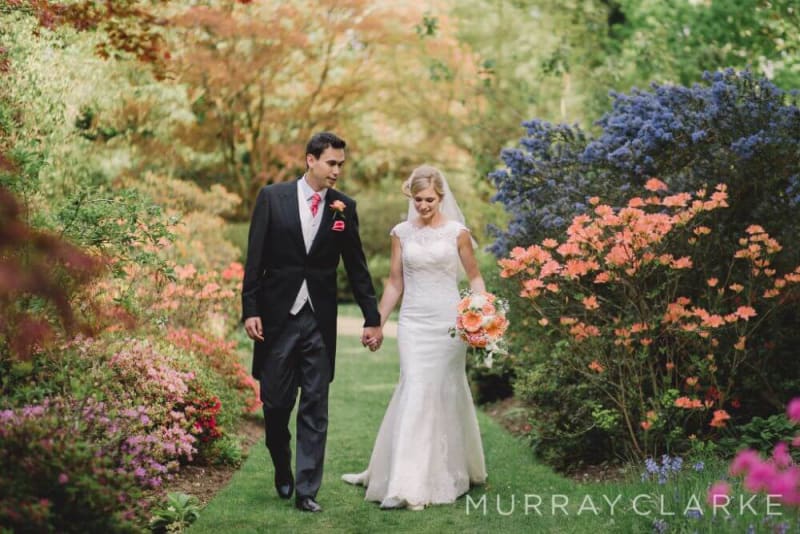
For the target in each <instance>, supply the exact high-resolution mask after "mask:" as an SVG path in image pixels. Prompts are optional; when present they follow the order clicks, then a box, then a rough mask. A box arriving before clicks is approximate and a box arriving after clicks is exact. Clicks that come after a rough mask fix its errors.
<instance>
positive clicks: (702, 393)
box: [499, 178, 800, 460]
mask: <svg viewBox="0 0 800 534" xmlns="http://www.w3.org/2000/svg"><path fill="white" fill-rule="evenodd" d="M645 189H646V191H645V192H646V193H647V195H646V196H644V197H639V196H635V197H633V198H631V199H630V200H628V202H627V205H626V206H625V207H622V208H614V207H612V206H611V205H608V204H605V203H603V202H601V200H600V199H599V198H597V197H594V198H591V199H589V201H588V204H589V205H590V206H592V209H591V211H588V212H587V213H584V214H581V215H578V216H576V217H574V218H573V220H572V223H571V224H570V226H569V227H568V228H567V231H566V238H565V239H564V240H563V241H562V242H559V241H557V240H556V239H553V238H547V239H544V240H543V241H542V242H541V243H540V244H536V245H531V246H529V247H527V248H523V247H517V248H514V249H513V250H512V251H511V253H510V255H509V257H507V258H505V259H502V260H500V262H499V263H500V265H501V267H502V269H503V271H502V273H501V276H504V277H513V278H516V279H518V282H519V284H520V287H521V291H520V293H519V294H520V296H521V297H522V298H524V299H526V300H527V301H528V303H529V304H528V305H529V314H533V316H534V318H535V319H537V320H538V324H537V326H536V327H535V328H536V330H535V331H536V332H537V333H538V335H539V336H540V337H542V338H543V339H545V340H548V345H547V346H546V347H545V351H547V352H546V353H545V356H544V357H543V358H539V359H538V360H533V361H532V363H531V365H530V367H529V368H523V369H518V376H519V377H520V381H519V386H520V387H519V388H518V389H519V391H520V393H521V394H522V396H523V398H525V397H526V396H527V400H528V401H529V403H530V404H531V405H532V406H533V409H534V412H535V414H536V417H534V419H536V420H537V423H538V429H537V432H539V434H540V435H539V436H538V439H539V443H540V444H543V445H542V446H543V447H544V448H545V449H547V448H548V447H563V448H564V449H563V450H561V451H551V453H554V454H556V455H558V454H561V455H562V457H566V456H569V455H571V454H574V455H576V456H582V455H583V454H584V453H586V454H587V457H588V458H590V459H594V460H600V459H605V457H606V456H608V454H609V453H611V454H618V455H621V456H636V457H644V456H646V455H649V454H656V453H659V452H661V451H669V450H674V449H686V448H688V446H689V441H690V439H704V438H713V437H715V436H717V434H718V431H719V430H720V429H722V428H725V427H726V426H728V425H729V420H730V419H731V417H732V415H731V414H733V415H735V414H736V411H737V410H738V409H739V408H741V406H742V404H744V403H747V402H749V399H747V398H743V397H742V396H741V395H742V391H741V389H740V383H741V381H742V377H743V376H744V375H752V374H753V373H754V372H757V370H758V365H757V364H754V362H757V360H758V359H759V358H760V349H761V348H760V347H753V346H752V344H751V343H752V341H751V340H752V339H753V338H754V337H755V335H756V334H757V333H758V332H759V330H760V329H762V328H763V327H764V325H765V324H769V323H768V322H767V320H768V318H769V317H770V316H771V315H773V314H775V313H778V312H779V311H780V310H781V308H782V307H784V306H786V305H787V304H788V303H790V302H792V299H793V298H795V296H796V295H797V294H798V288H800V284H799V283H800V266H798V267H796V268H794V269H793V270H790V271H788V272H787V271H779V270H778V269H777V268H776V267H775V263H776V260H777V259H778V256H779V253H780V251H781V250H782V247H781V244H780V243H778V241H777V240H775V239H774V238H772V237H770V236H769V234H768V233H766V232H765V231H764V229H763V228H762V227H760V226H758V225H751V226H750V227H748V228H747V229H746V230H745V232H744V233H743V235H742V236H741V237H740V239H739V241H738V243H737V245H736V247H734V248H733V249H732V250H731V249H728V250H719V251H717V252H716V253H717V254H718V255H719V256H723V254H722V253H723V252H725V253H726V254H724V256H727V258H728V259H727V261H726V264H725V265H723V266H720V265H705V264H704V263H702V262H701V261H698V260H696V259H695V258H694V257H695V256H698V255H699V256H700V258H703V259H704V258H706V257H707V256H708V254H707V252H706V249H707V248H708V247H720V246H723V245H724V244H725V243H727V242H726V241H720V240H716V241H715V240H713V239H711V238H710V236H711V235H713V233H714V232H715V230H712V228H719V224H718V222H717V221H718V219H719V218H720V217H722V214H723V213H724V212H725V210H727V209H728V198H729V195H728V188H727V187H726V186H725V185H723V184H720V185H717V186H716V187H715V188H713V189H710V188H706V187H704V188H702V189H699V190H697V191H695V192H692V193H687V192H670V191H668V187H667V185H666V184H665V183H664V182H662V181H660V180H658V179H655V178H651V179H650V180H648V181H647V183H646V186H645ZM724 256H723V257H724ZM720 269H721V270H722V271H723V272H725V273H726V275H725V277H724V278H718V277H717V276H715V275H714V274H715V273H716V272H719V270H720ZM698 278H700V279H701V280H703V282H702V288H701V289H700V290H698V288H697V287H696V285H695V284H696V280H697V279H698ZM532 328H533V327H532ZM757 378H763V377H757ZM547 381H550V382H551V383H552V385H551V386H550V387H549V388H542V387H541V386H542V383H543V382H547ZM545 392H547V393H549V394H545ZM565 407H567V410H566V411H567V412H569V413H567V414H564V411H565ZM573 407H574V408H575V411H569V408H573ZM539 417H541V421H539ZM535 426H536V425H535ZM547 440H550V441H549V443H550V445H547V443H548V441H547ZM565 441H566V442H569V443H570V444H571V446H570V445H566V446H564V442H565ZM612 442H613V443H614V446H610V444H611V443H612ZM596 443H606V444H609V447H608V448H600V449H596V448H595V447H593V445H596Z"/></svg>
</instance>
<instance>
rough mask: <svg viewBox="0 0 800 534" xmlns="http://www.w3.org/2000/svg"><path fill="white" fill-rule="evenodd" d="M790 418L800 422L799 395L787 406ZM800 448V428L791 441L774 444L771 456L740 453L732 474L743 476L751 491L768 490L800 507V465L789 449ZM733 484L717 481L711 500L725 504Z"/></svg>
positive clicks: (749, 451)
mask: <svg viewBox="0 0 800 534" xmlns="http://www.w3.org/2000/svg"><path fill="white" fill-rule="evenodd" d="M786 415H787V417H788V418H789V420H790V421H792V422H794V423H795V424H800V397H795V398H794V399H792V400H791V401H790V402H789V404H788V406H787V407H786ZM791 448H795V449H798V448H800V431H798V434H797V436H796V437H795V438H794V439H793V440H792V442H791V443H785V442H780V443H777V444H776V445H775V448H774V449H773V451H772V455H771V456H770V457H768V458H762V457H761V455H760V454H759V453H758V451H755V450H753V449H745V450H743V451H740V452H739V453H737V455H736V457H735V458H734V459H733V461H732V462H731V464H730V466H729V472H730V474H731V476H734V477H742V486H743V487H744V489H745V490H746V491H748V492H750V493H765V494H768V495H771V496H774V498H775V499H776V500H777V501H779V502H781V503H782V504H784V505H788V506H792V507H800V466H798V465H797V463H795V462H794V460H793V459H792V455H791V454H790V449H791ZM730 494H731V485H730V484H729V483H727V482H722V481H720V482H717V483H716V484H714V485H713V486H712V487H711V489H710V490H709V493H708V499H709V502H710V503H712V504H716V505H718V506H722V505H724V504H726V503H727V502H728V500H729V495H730Z"/></svg>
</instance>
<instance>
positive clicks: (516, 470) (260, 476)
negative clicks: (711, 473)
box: [190, 336, 721, 534]
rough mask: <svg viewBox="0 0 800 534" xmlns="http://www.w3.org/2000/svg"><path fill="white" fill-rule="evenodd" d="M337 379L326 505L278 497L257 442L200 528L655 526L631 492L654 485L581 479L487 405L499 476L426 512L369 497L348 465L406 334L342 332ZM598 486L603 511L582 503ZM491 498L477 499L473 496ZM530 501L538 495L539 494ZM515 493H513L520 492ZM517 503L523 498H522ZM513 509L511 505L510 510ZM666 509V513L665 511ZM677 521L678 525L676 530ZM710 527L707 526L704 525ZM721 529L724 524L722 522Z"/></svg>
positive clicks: (381, 400)
mask: <svg viewBox="0 0 800 534" xmlns="http://www.w3.org/2000/svg"><path fill="white" fill-rule="evenodd" d="M339 344H340V346H339V350H338V355H337V368H336V380H335V381H334V383H333V387H332V389H331V395H330V424H329V432H328V448H327V451H326V461H325V474H324V480H323V484H322V488H321V490H320V492H319V494H318V495H317V498H318V501H319V502H320V504H321V505H322V506H323V508H324V511H323V512H322V513H320V514H308V513H301V512H299V511H297V510H295V509H294V507H293V505H292V504H293V501H288V502H287V501H283V500H280V499H278V497H277V496H276V494H275V490H274V489H273V485H272V467H271V464H270V462H269V459H268V453H267V451H266V448H264V447H263V445H261V444H256V445H255V446H254V447H253V448H252V450H251V453H250V456H249V458H248V459H247V461H246V462H245V464H244V466H243V467H242V469H241V470H240V471H238V472H237V473H236V474H235V475H234V477H233V479H232V480H231V483H230V484H229V485H228V486H227V487H226V488H224V489H223V490H222V491H220V492H219V493H218V494H217V496H216V497H215V498H214V499H213V500H212V501H211V502H210V503H209V504H208V506H207V507H206V508H205V509H203V511H202V514H201V517H200V519H199V520H198V521H197V522H196V523H195V524H194V525H193V526H192V527H191V528H190V534H202V533H213V534H223V533H262V532H356V533H360V532H365V533H366V532H415V533H416V532H432V533H434V532H435V533H439V534H441V533H450V532H457V533H473V532H474V533H479V532H480V533H483V532H534V533H562V532H563V533H581V532H586V533H590V532H591V533H594V534H597V533H606V532H625V533H634V532H652V531H653V527H652V523H653V519H654V516H653V515H651V516H650V517H646V518H645V517H639V516H637V515H636V514H633V513H632V512H631V510H630V506H628V507H627V510H626V509H625V505H624V504H622V503H625V502H628V503H629V502H630V495H631V492H634V494H635V492H638V491H643V490H645V488H642V487H639V488H636V487H635V486H636V485H635V484H634V487H632V488H628V487H627V486H626V487H625V488H624V489H622V487H621V486H619V485H617V486H614V485H611V486H606V485H599V484H595V485H579V484H577V483H575V482H574V481H572V480H569V479H565V478H563V477H561V476H559V475H557V474H555V473H553V472H552V471H551V470H550V469H549V468H547V467H545V466H543V465H541V464H539V463H537V462H536V461H535V460H534V459H533V457H532V454H531V450H530V448H529V446H528V445H526V444H525V443H523V442H521V441H519V440H518V439H516V438H514V437H513V436H511V435H510V434H508V433H507V432H506V431H505V430H504V429H503V428H502V427H501V426H500V425H498V424H497V423H495V422H494V421H493V420H491V419H490V418H489V417H488V416H486V415H485V414H484V413H482V412H480V411H479V413H478V417H479V423H480V427H481V434H482V437H483V444H484V452H485V455H486V462H487V470H488V473H489V480H488V482H487V484H486V485H485V486H483V487H477V488H473V490H472V491H471V492H470V493H469V494H468V496H467V497H462V498H460V499H459V500H458V501H457V502H456V503H454V504H452V505H443V506H434V507H430V508H427V509H426V510H424V511H421V512H411V511H407V510H391V511H386V510H381V509H380V508H379V507H378V506H377V504H376V503H371V502H366V501H364V489H363V488H361V487H353V486H349V485H347V484H345V483H344V482H342V481H341V480H340V478H339V477H340V476H341V474H342V473H349V472H357V471H361V470H362V469H364V467H365V466H366V463H367V462H368V460H369V455H370V452H371V449H372V445H373V441H374V439H375V435H376V433H377V430H378V426H379V425H380V422H381V419H382V416H383V413H384V411H385V409H386V406H387V404H388V402H389V398H390V396H391V393H392V391H393V388H394V386H395V383H396V380H397V372H398V363H397V344H396V340H395V339H386V341H385V342H384V347H383V349H382V350H381V351H379V352H376V353H370V352H369V351H368V350H366V349H364V348H362V347H361V345H360V343H359V341H358V338H357V337H353V336H342V337H341V338H340V340H339ZM620 492H625V493H627V494H628V495H626V496H625V497H623V500H622V503H621V504H620V505H619V506H617V509H616V514H610V513H609V509H608V506H607V505H606V504H605V501H603V495H604V494H605V495H609V496H611V498H612V499H613V498H614V496H615V495H616V494H619V493H620ZM526 494H530V495H538V496H540V497H541V499H542V501H543V502H542V504H541V506H540V507H539V509H538V510H539V512H540V514H537V513H536V509H533V508H530V509H529V510H528V513H526V510H525V495H526ZM587 494H590V495H591V498H592V500H593V501H594V505H595V506H597V507H598V508H600V509H601V511H600V513H599V514H593V513H592V512H591V511H586V510H584V511H583V512H582V513H580V514H578V512H579V510H580V509H581V506H582V503H583V504H585V503H584V501H583V499H584V498H585V496H586V495H587ZM555 495H561V496H563V497H560V499H562V500H563V499H568V500H569V505H568V506H567V508H566V509H564V510H553V508H552V502H553V499H554V497H553V496H555ZM484 496H485V501H484V502H485V503H486V507H485V513H484V508H483V506H478V507H477V509H476V507H474V506H473V507H471V508H470V510H469V513H468V510H467V508H468V502H470V501H469V499H471V502H474V503H480V502H482V501H481V499H482V498H483V497H484ZM531 499H532V500H530V501H529V503H530V504H536V501H535V498H534V497H531ZM512 500H513V501H512ZM512 507H513V508H512ZM509 512H511V513H509ZM655 517H658V516H655ZM674 531H677V530H670V532H674ZM705 531H706V530H704V529H702V528H701V529H700V532H705ZM713 531H714V532H720V531H721V530H718V529H714V530H713Z"/></svg>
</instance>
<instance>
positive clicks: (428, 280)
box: [391, 221, 466, 314]
mask: <svg viewBox="0 0 800 534" xmlns="http://www.w3.org/2000/svg"><path fill="white" fill-rule="evenodd" d="M462 230H466V227H465V226H464V225H462V224H461V223H458V222H454V221H447V222H446V223H445V224H443V225H441V226H438V227H430V226H421V227H417V226H414V225H413V224H412V223H410V222H408V221H405V222H402V223H400V224H398V225H397V226H395V227H394V228H393V229H392V232H391V234H392V235H394V236H397V237H398V238H399V239H400V246H401V248H402V261H403V287H404V289H403V304H402V307H401V314H402V313H403V311H410V310H412V309H413V310H417V309H421V308H425V309H428V310H429V311H431V312H433V311H434V310H436V309H438V310H442V311H443V310H445V309H447V310H451V313H450V314H454V313H455V308H454V307H453V303H454V302H455V301H457V300H458V268H459V262H460V259H459V256H458V234H459V232H461V231H462Z"/></svg>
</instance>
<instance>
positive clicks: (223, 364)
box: [166, 328, 261, 413]
mask: <svg viewBox="0 0 800 534" xmlns="http://www.w3.org/2000/svg"><path fill="white" fill-rule="evenodd" d="M166 339H167V340H168V341H169V342H170V343H172V344H173V345H175V346H176V347H180V348H181V349H184V350H187V351H190V352H192V353H194V354H195V355H197V357H198V359H200V360H201V362H202V363H203V364H204V365H206V366H208V367H210V368H211V369H213V370H214V371H216V372H217V373H218V374H219V375H220V376H221V377H222V378H223V379H224V380H225V382H226V384H227V385H228V386H229V387H230V388H231V389H232V390H233V391H234V392H235V400H236V404H237V406H238V405H242V406H243V407H242V409H243V410H244V411H245V412H247V413H251V412H254V411H256V410H257V409H258V408H259V407H260V406H261V401H260V400H259V389H258V383H257V382H256V381H255V379H254V378H253V377H252V375H251V374H250V372H249V371H248V370H247V369H245V367H244V366H243V365H242V364H241V362H240V361H239V357H238V355H237V353H236V345H235V343H234V342H233V341H223V340H220V339H215V338H214V337H212V336H210V335H204V334H201V333H200V332H197V331H193V330H189V329H186V328H180V329H172V330H169V331H168V332H167V336H166Z"/></svg>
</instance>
